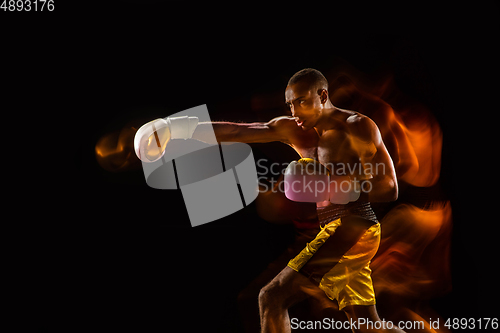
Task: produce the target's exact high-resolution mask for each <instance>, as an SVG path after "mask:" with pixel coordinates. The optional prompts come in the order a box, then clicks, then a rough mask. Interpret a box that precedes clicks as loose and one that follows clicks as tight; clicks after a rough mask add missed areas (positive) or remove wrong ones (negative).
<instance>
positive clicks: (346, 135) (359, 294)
mask: <svg viewBox="0 0 500 333" xmlns="http://www.w3.org/2000/svg"><path fill="white" fill-rule="evenodd" d="M285 103H286V104H287V105H288V107H289V108H290V112H291V116H281V117H277V118H274V119H272V120H270V121H268V122H255V123H231V122H212V123H203V122H202V123H197V122H196V121H194V120H193V121H192V123H193V126H191V127H190V126H189V118H188V119H187V120H186V119H184V120H182V121H181V120H174V121H166V123H165V124H164V123H159V124H155V127H156V126H157V125H158V127H160V130H158V131H157V130H154V131H155V133H157V134H154V133H152V132H151V128H152V126H151V125H148V126H149V130H148V131H145V132H144V133H141V137H140V138H137V136H136V139H137V145H136V147H141V142H142V144H143V145H144V147H151V153H148V155H147V156H146V158H147V159H149V160H154V159H155V158H159V157H158V156H159V155H161V154H162V150H164V149H165V148H164V145H165V142H164V141H168V140H170V136H171V135H170V136H169V135H168V134H166V132H167V131H170V133H174V132H182V133H184V134H183V135H181V137H182V138H186V137H192V138H193V139H197V140H200V141H205V142H208V140H207V135H206V133H208V131H212V128H213V131H214V132H215V136H216V139H217V141H219V142H228V141H236V142H245V143H258V142H272V141H281V142H283V143H285V144H288V145H290V146H291V147H292V148H294V149H295V150H296V151H297V153H298V154H299V155H300V156H301V158H302V160H299V161H297V162H296V163H291V166H290V167H291V168H294V169H296V168H297V165H298V164H302V165H305V164H308V163H313V164H314V165H317V166H318V167H315V168H312V170H315V171H313V173H312V175H310V177H312V178H310V179H309V178H307V177H308V175H307V174H306V175H305V178H302V181H303V182H305V183H302V184H301V183H294V184H292V185H295V187H293V186H292V190H294V189H300V188H304V189H305V188H307V189H309V188H310V187H307V186H306V185H307V184H309V183H310V182H311V180H312V179H314V180H315V181H317V180H318V179H325V178H324V175H325V173H324V169H325V168H326V169H327V170H328V179H329V180H328V182H329V185H330V187H329V189H328V193H326V194H325V193H324V191H323V192H321V193H319V192H317V191H312V193H311V195H310V196H308V195H307V193H304V192H303V191H302V192H300V190H299V192H300V193H295V194H297V195H296V196H294V195H293V194H290V196H289V198H291V199H292V200H298V201H314V202H316V205H317V212H318V219H319V221H320V229H319V230H318V234H317V236H316V238H315V239H314V240H313V241H311V242H310V243H308V244H307V245H306V247H305V248H304V249H303V250H302V251H301V252H300V253H299V254H298V255H297V256H296V257H295V258H294V259H292V260H290V262H289V263H288V265H287V266H286V267H285V268H284V269H283V270H282V271H281V272H280V273H279V274H278V275H277V276H276V277H275V278H274V279H273V280H272V281H270V282H269V283H268V284H267V285H266V286H265V287H264V288H262V290H261V292H260V294H259V307H260V316H261V326H262V332H290V330H291V328H290V319H289V317H288V308H289V307H291V306H292V305H293V304H295V303H297V302H299V301H301V300H303V299H304V298H306V297H308V296H310V295H311V294H314V293H317V292H322V293H324V294H325V295H326V296H327V297H328V298H330V299H332V300H336V301H337V302H338V304H339V309H341V310H343V311H344V312H345V313H346V315H347V317H348V318H349V319H351V320H352V321H354V322H356V321H357V320H358V318H364V319H366V321H370V322H376V321H380V318H379V317H378V314H377V311H376V307H375V303H376V300H375V293H374V290H373V285H372V281H371V277H370V273H371V271H370V267H369V263H370V259H371V258H372V257H373V256H374V255H375V253H376V252H377V249H378V245H379V242H380V225H379V223H378V221H377V218H376V216H375V214H374V212H373V210H372V209H371V206H370V202H387V201H393V200H396V199H397V196H398V184H397V181H396V174H395V171H394V165H393V162H392V160H391V157H390V156H389V154H388V152H387V149H386V147H385V145H384V142H383V141H382V138H381V135H380V132H379V129H378V127H377V125H376V124H375V123H374V122H373V121H372V120H371V119H370V118H368V117H366V116H364V115H362V114H360V113H358V112H355V111H350V110H344V109H340V108H337V107H335V106H334V105H333V104H332V103H331V101H330V99H329V95H328V82H327V80H326V79H325V77H324V76H323V75H322V74H321V72H319V71H318V70H315V69H312V68H306V69H303V70H301V71H299V72H297V73H295V74H294V75H293V76H292V77H291V78H290V80H289V82H288V84H287V87H286V90H285ZM195 122H196V123H197V124H194V123H195ZM145 126H146V125H145ZM193 127H195V129H194V131H192V129H193ZM181 128H182V129H181ZM167 129H168V130H167ZM156 131H157V132H156ZM191 133H192V134H191ZM162 140H163V141H162ZM210 143H211V142H210ZM154 146H156V147H157V148H153V147H154ZM144 149H146V148H144ZM155 149H156V150H155ZM136 152H137V153H138V156H141V149H140V148H139V151H138V150H137V148H136ZM142 156H144V155H142ZM375 165H376V166H380V165H382V166H383V168H378V167H377V168H373V166H375ZM339 166H340V167H339ZM359 166H362V167H359ZM380 169H382V170H383V171H381V172H380ZM346 170H349V172H348V173H346ZM306 171H307V170H306ZM318 175H319V176H318ZM286 176H287V175H286V173H285V178H286ZM318 177H319V178H318ZM322 177H323V178H322ZM290 179H291V180H292V182H294V181H299V182H300V180H299V179H296V178H290ZM360 181H361V182H363V184H364V185H366V184H367V185H369V186H364V188H365V189H369V190H367V191H359V188H360V186H356V183H358V182H360ZM342 183H343V184H344V185H345V184H347V185H349V184H352V185H353V186H344V187H342V186H341V184H342ZM301 185H303V186H301ZM332 186H337V187H335V189H332ZM318 188H319V187H318ZM339 189H340V190H339ZM374 326H375V327H385V326H384V325H374ZM372 328H373V327H372ZM353 330H354V331H355V332H366V331H370V329H369V327H368V326H366V327H362V325H361V326H353ZM392 331H398V332H402V330H400V329H399V328H398V327H393V328H392Z"/></svg>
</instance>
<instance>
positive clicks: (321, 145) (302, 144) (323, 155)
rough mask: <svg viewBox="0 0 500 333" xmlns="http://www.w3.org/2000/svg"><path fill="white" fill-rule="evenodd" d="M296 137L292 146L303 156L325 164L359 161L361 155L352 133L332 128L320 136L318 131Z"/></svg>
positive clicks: (349, 163)
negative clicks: (352, 139) (354, 145)
mask: <svg viewBox="0 0 500 333" xmlns="http://www.w3.org/2000/svg"><path fill="white" fill-rule="evenodd" d="M306 134H307V135H300V136H297V137H295V138H294V139H295V140H293V141H294V142H292V144H291V146H292V147H293V148H294V149H295V150H296V151H297V152H298V153H299V154H300V156H301V157H309V158H314V159H315V160H317V161H319V162H320V163H322V164H323V165H325V166H328V165H339V164H344V165H345V166H347V165H351V164H352V165H354V164H356V163H359V156H358V154H357V152H356V151H355V149H354V148H353V145H352V143H351V137H350V134H349V133H347V132H346V131H342V130H330V131H327V132H325V133H324V134H323V135H322V136H319V135H318V134H317V133H316V131H309V132H308V133H306Z"/></svg>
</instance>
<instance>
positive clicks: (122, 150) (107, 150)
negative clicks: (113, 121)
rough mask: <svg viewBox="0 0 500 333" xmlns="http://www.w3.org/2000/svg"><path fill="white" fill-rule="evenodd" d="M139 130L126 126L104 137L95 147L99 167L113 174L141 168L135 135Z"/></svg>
mask: <svg viewBox="0 0 500 333" xmlns="http://www.w3.org/2000/svg"><path fill="white" fill-rule="evenodd" d="M136 132H137V129H136V128H135V127H132V126H126V127H124V128H123V129H122V130H120V131H114V132H111V133H108V134H105V135H103V136H102V137H101V138H100V139H99V140H98V141H97V144H96V145H95V156H96V159H97V162H98V163H99V165H100V166H101V167H102V168H103V169H105V170H107V171H111V172H120V171H128V170H133V169H136V168H139V167H140V166H141V163H140V160H139V159H138V158H137V156H136V155H135V152H134V135H135V133H136Z"/></svg>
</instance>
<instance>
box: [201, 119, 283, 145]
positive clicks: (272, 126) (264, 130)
mask: <svg viewBox="0 0 500 333" xmlns="http://www.w3.org/2000/svg"><path fill="white" fill-rule="evenodd" d="M284 121H286V117H278V118H274V119H272V120H271V121H269V122H267V123H231V122H211V123H210V122H202V123H199V124H198V126H197V127H196V130H195V131H194V133H193V137H192V138H193V139H196V140H199V141H203V142H207V143H212V144H215V143H216V142H213V137H212V136H211V135H209V134H210V133H211V129H212V128H213V131H214V132H215V137H216V139H217V141H218V142H244V143H258V142H272V141H286V135H285V133H284V132H285V131H284V126H283V122H284Z"/></svg>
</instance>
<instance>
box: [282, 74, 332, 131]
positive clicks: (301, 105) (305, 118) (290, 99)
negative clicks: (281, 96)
mask: <svg viewBox="0 0 500 333" xmlns="http://www.w3.org/2000/svg"><path fill="white" fill-rule="evenodd" d="M314 90H315V89H314V88H311V87H310V85H309V84H307V83H305V82H297V83H296V84H293V85H291V86H287V87H286V90H285V102H286V104H287V105H288V107H289V108H290V111H291V112H292V117H295V121H296V122H297V126H299V127H301V128H302V129H303V130H309V129H311V128H313V127H314V126H315V125H316V123H317V122H318V119H319V117H320V115H321V110H322V109H323V105H324V103H322V101H321V95H319V94H318V92H317V91H314Z"/></svg>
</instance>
